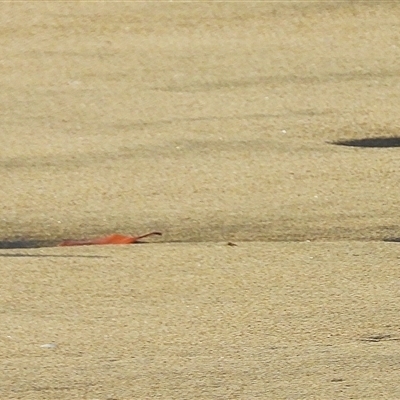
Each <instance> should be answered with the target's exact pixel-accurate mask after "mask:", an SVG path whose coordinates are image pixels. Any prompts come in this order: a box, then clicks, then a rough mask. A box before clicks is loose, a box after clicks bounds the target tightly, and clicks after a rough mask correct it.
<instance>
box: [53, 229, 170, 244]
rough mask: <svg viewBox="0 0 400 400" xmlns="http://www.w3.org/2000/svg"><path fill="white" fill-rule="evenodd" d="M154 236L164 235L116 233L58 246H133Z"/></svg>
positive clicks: (155, 233) (71, 241)
mask: <svg viewBox="0 0 400 400" xmlns="http://www.w3.org/2000/svg"><path fill="white" fill-rule="evenodd" d="M152 235H159V236H160V235H162V233H161V232H150V233H146V234H145V235H141V236H124V235H119V234H118V233H114V234H112V235H109V236H105V237H100V238H95V239H81V240H64V241H63V242H61V243H59V244H58V246H89V245H94V244H100V245H102V244H132V243H140V242H139V240H140V239H143V238H145V237H148V236H152Z"/></svg>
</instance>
